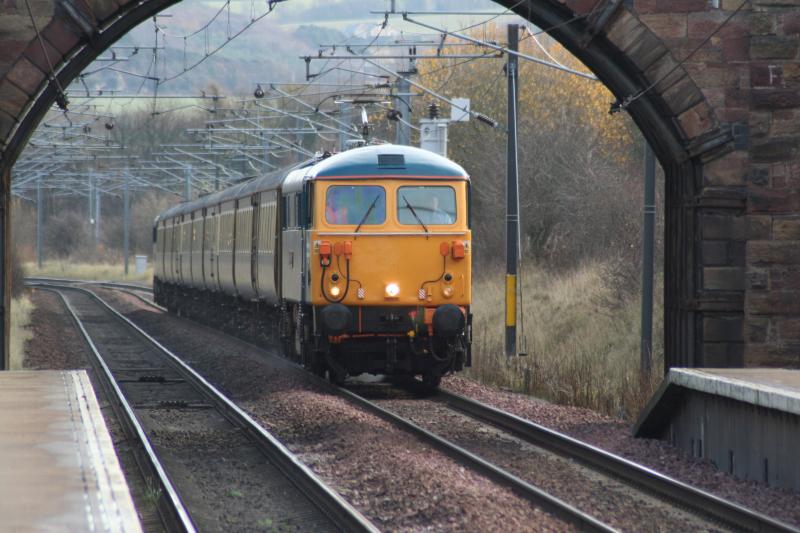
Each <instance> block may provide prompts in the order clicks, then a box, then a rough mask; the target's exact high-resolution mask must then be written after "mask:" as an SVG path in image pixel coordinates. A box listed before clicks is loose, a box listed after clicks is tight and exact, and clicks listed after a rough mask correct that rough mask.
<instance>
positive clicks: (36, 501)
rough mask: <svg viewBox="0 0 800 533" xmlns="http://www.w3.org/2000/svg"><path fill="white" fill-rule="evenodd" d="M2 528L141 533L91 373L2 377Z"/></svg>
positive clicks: (8, 374) (27, 373)
mask: <svg viewBox="0 0 800 533" xmlns="http://www.w3.org/2000/svg"><path fill="white" fill-rule="evenodd" d="M0 524H2V525H1V526H0V528H2V530H3V531H15V532H23V531H110V532H126V533H138V532H140V531H141V526H140V524H139V519H138V516H137V514H136V509H135V508H134V506H133V501H132V499H131V496H130V493H129V492H128V486H127V484H126V482H125V478H124V476H123V474H122V470H121V469H120V466H119V462H118V461H117V456H116V453H115V452H114V446H113V444H112V442H111V437H110V436H109V433H108V429H107V428H106V425H105V422H104V420H103V416H102V414H101V413H100V408H99V406H98V404H97V400H96V398H95V394H94V390H93V389H92V385H91V382H90V381H89V377H88V376H87V374H86V372H84V371H83V370H80V371H24V372H0Z"/></svg>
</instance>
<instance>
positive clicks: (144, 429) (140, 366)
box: [29, 281, 377, 532]
mask: <svg viewBox="0 0 800 533" xmlns="http://www.w3.org/2000/svg"><path fill="white" fill-rule="evenodd" d="M29 284H30V285H33V286H37V287H40V288H44V289H48V290H52V291H55V292H57V293H58V294H59V296H60V297H61V298H62V300H63V302H64V304H65V307H66V309H67V310H68V312H69V314H70V315H71V317H72V319H73V320H74V321H75V323H76V325H77V327H78V329H79V331H80V332H81V334H82V335H83V337H84V339H85V340H86V342H87V344H88V345H89V348H90V351H91V354H92V357H93V361H92V364H93V366H94V367H95V369H96V371H97V372H96V373H97V375H98V376H99V377H100V379H101V382H102V384H103V388H104V389H105V390H106V393H107V395H108V397H109V399H110V403H112V404H115V407H116V409H115V411H116V413H117V415H118V418H119V419H120V420H121V421H122V422H123V425H124V426H125V427H126V428H128V430H129V431H128V437H129V438H130V439H132V440H134V441H135V442H136V443H137V445H138V446H140V447H141V449H142V450H143V453H141V454H138V455H139V456H141V457H142V459H143V460H142V461H139V462H140V466H141V467H142V470H143V472H144V475H145V477H146V478H147V479H149V480H152V482H153V483H155V486H154V487H152V491H153V494H155V495H157V497H158V498H159V500H158V507H159V511H160V514H161V515H162V519H163V520H164V522H165V526H166V527H167V528H168V529H169V530H172V531H190V532H193V531H195V530H197V529H199V530H211V529H214V530H219V529H229V528H233V529H237V528H246V529H253V528H254V527H258V526H261V527H276V528H280V530H284V529H286V530H298V531H307V530H314V531H377V529H376V528H375V527H374V526H373V525H372V524H371V523H370V522H369V521H368V520H367V519H366V518H365V517H364V516H363V515H361V514H360V513H359V512H358V511H356V510H355V509H354V508H353V507H352V506H351V505H350V504H349V503H347V502H346V501H345V500H344V499H342V498H341V497H340V496H339V495H338V494H337V493H336V492H334V491H333V490H332V489H330V488H329V487H328V486H327V485H325V484H324V483H323V482H322V481H321V480H320V479H319V478H318V477H317V476H316V475H315V474H314V473H313V472H311V470H309V469H308V468H307V467H306V466H305V465H303V464H302V463H301V462H300V461H299V460H298V459H297V458H296V457H295V456H294V455H293V454H292V453H291V452H289V451H288V449H286V448H285V447H284V446H283V445H282V444H281V443H280V442H278V441H277V440H276V439H275V438H274V437H273V436H272V435H271V434H270V433H269V432H267V431H266V430H265V429H264V428H263V427H262V426H260V425H259V424H257V423H256V422H255V421H254V420H253V419H252V418H251V417H250V416H249V415H247V414H246V413H245V412H244V411H242V410H241V409H240V408H239V407H237V406H236V405H235V404H234V403H233V402H232V401H231V400H229V399H228V398H227V397H226V396H224V395H223V394H222V393H221V392H219V390H217V389H216V388H215V387H214V386H213V385H211V384H210V383H209V382H208V381H206V380H205V379H204V378H203V377H202V376H200V375H199V374H197V373H196V372H195V371H194V370H192V369H191V368H190V367H189V366H188V365H187V364H186V363H184V362H183V361H182V360H180V359H179V358H178V357H177V356H175V355H174V354H172V353H171V352H170V351H169V350H167V349H166V348H165V347H163V346H162V345H161V344H159V343H158V342H157V341H156V340H155V339H153V338H152V337H150V336H149V335H147V333H145V332H144V331H143V330H141V329H140V328H138V327H137V326H136V325H135V324H133V323H132V322H130V321H129V320H128V319H127V318H126V317H124V316H122V315H121V314H120V313H119V312H117V311H116V310H115V309H113V308H112V307H111V306H109V305H108V304H107V303H106V302H105V301H104V300H102V299H101V298H100V297H98V296H97V295H96V294H94V293H92V292H91V291H88V290H85V289H83V288H80V287H77V286H65V285H63V284H61V285H60V284H59V282H52V281H48V282H43V281H39V282H32V281H29ZM217 485H218V487H217ZM223 506H225V509H222V507H223ZM247 513H250V515H249V516H245V515H247ZM254 513H257V514H258V515H259V516H263V518H261V521H260V522H258V523H256V522H254V521H252V515H253V514H254ZM248 521H249V522H248Z"/></svg>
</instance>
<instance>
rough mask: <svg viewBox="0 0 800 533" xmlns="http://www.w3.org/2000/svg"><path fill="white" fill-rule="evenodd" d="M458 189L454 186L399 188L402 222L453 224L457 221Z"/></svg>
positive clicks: (399, 218) (398, 216) (399, 208)
mask: <svg viewBox="0 0 800 533" xmlns="http://www.w3.org/2000/svg"><path fill="white" fill-rule="evenodd" d="M456 214H457V213H456V191H455V190H454V189H453V188H452V187H443V186H425V185H422V186H414V187H400V188H399V189H397V219H398V220H399V222H400V224H408V225H418V224H419V223H420V222H422V223H423V224H425V225H428V224H434V225H435V224H443V225H451V224H455V223H456Z"/></svg>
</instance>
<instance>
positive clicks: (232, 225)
mask: <svg viewBox="0 0 800 533" xmlns="http://www.w3.org/2000/svg"><path fill="white" fill-rule="evenodd" d="M153 241H154V243H153V245H154V262H155V270H154V280H153V290H154V298H155V301H156V302H157V303H159V304H160V305H162V306H165V307H166V308H167V309H168V310H170V311H171V312H176V313H180V312H181V310H182V309H186V308H187V307H188V306H205V307H206V308H210V309H211V312H212V313H214V312H217V311H215V309H230V308H236V309H239V310H242V311H243V312H242V316H243V317H250V319H251V320H253V321H255V324H254V326H253V327H258V328H271V327H276V330H277V331H276V333H275V334H276V337H275V338H276V340H277V341H279V343H280V346H281V349H282V350H283V352H284V355H286V356H287V357H289V358H290V359H293V360H295V361H296V362H298V363H300V364H302V365H304V366H305V367H307V368H309V369H310V370H312V371H314V372H316V373H318V374H321V375H325V376H327V377H328V378H329V379H331V380H332V381H334V382H336V383H342V382H343V381H344V380H345V379H346V378H347V377H348V376H356V375H359V374H364V373H367V374H376V375H384V376H396V377H420V378H421V379H422V381H423V383H425V384H426V385H427V386H430V387H436V386H437V385H438V384H439V382H440V380H441V378H442V377H443V376H445V375H447V374H448V373H451V372H455V371H459V370H462V369H463V368H464V367H465V366H469V365H470V364H471V343H472V313H471V302H472V261H471V258H472V252H473V251H472V233H471V230H470V178H469V175H468V174H467V172H466V171H465V170H464V169H463V168H462V167H461V166H460V165H458V164H457V163H455V162H453V161H451V160H449V159H447V158H445V157H442V156H440V155H438V154H434V153H432V152H428V151H426V150H422V149H419V148H413V147H408V146H398V145H391V144H380V145H367V146H363V147H360V148H354V149H351V150H347V151H344V152H340V153H336V154H333V155H331V154H329V153H324V154H322V155H319V156H318V157H315V158H313V159H311V160H308V161H305V162H303V163H301V164H298V165H296V166H294V167H291V168H288V169H284V170H278V171H274V172H271V173H268V174H265V175H263V176H259V177H256V178H253V179H250V180H247V181H244V182H242V183H239V184H236V185H234V186H231V187H229V188H227V189H224V190H221V191H218V192H214V193H211V194H207V195H205V196H202V197H200V198H198V199H196V200H192V201H188V202H184V203H181V204H178V205H175V206H173V207H171V208H169V209H167V210H166V211H164V212H163V213H161V214H160V215H158V216H157V217H156V219H155V222H154V226H153ZM218 304H224V305H222V306H219V305H218Z"/></svg>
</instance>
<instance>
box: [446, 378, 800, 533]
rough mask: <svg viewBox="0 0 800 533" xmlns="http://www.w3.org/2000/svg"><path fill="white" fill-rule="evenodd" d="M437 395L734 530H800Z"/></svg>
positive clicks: (504, 415) (485, 408)
mask: <svg viewBox="0 0 800 533" xmlns="http://www.w3.org/2000/svg"><path fill="white" fill-rule="evenodd" d="M435 398H436V399H437V400H439V401H441V402H443V403H444V404H446V405H447V406H449V407H451V408H452V409H455V410H457V411H459V412H461V413H464V414H466V415H468V416H470V417H473V418H475V419H477V420H482V421H484V422H488V423H489V424H491V425H493V426H495V427H497V428H500V429H502V430H504V431H507V432H509V433H511V434H512V435H514V436H516V437H518V438H520V439H522V440H524V441H526V442H528V443H530V444H533V445H535V446H539V447H541V448H543V449H546V450H548V451H551V452H553V453H556V454H558V455H561V456H564V457H568V458H570V459H574V460H576V461H579V462H581V463H583V464H585V465H587V466H589V467H591V468H593V469H595V470H597V471H601V472H605V473H607V474H609V475H610V476H612V477H615V478H617V479H619V480H622V481H624V482H625V483H628V484H630V485H632V486H635V487H640V488H642V489H644V490H646V491H648V492H650V493H651V494H654V495H656V496H657V497H659V498H662V499H664V500H666V501H670V502H674V503H676V504H678V505H679V506H680V507H683V508H686V509H689V510H691V511H692V512H694V513H696V514H698V515H700V516H706V517H709V518H710V519H712V520H714V521H718V522H720V523H723V524H726V525H728V526H730V527H732V528H734V529H744V530H747V531H759V532H767V531H769V532H789V531H794V532H796V531H797V529H796V528H794V527H792V526H790V525H788V524H785V523H783V522H780V521H778V520H775V519H773V518H771V517H769V516H766V515H763V514H761V513H757V512H755V511H753V510H752V509H748V508H747V507H744V506H742V505H739V504H737V503H734V502H731V501H728V500H725V499H722V498H719V497H718V496H715V495H713V494H710V493H708V492H705V491H703V490H700V489H698V488H696V487H692V486H691V485H687V484H686V483H682V482H680V481H678V480H676V479H673V478H671V477H668V476H665V475H663V474H661V473H659V472H656V471H654V470H652V469H650V468H647V467H645V466H642V465H640V464H637V463H634V462H632V461H628V460H627V459H624V458H622V457H619V456H617V455H614V454H611V453H609V452H607V451H605V450H602V449H600V448H597V447H595V446H591V445H589V444H586V443H585V442H581V441H579V440H577V439H574V438H572V437H570V436H568V435H565V434H563V433H559V432H558V431H554V430H552V429H549V428H546V427H544V426H541V425H539V424H536V423H534V422H531V421H530V420H526V419H524V418H521V417H518V416H516V415H514V414H511V413H508V412H505V411H502V410H500V409H497V408H495V407H492V406H489V405H486V404H483V403H481V402H478V401H475V400H472V399H470V398H466V397H464V396H461V395H458V394H454V393H452V392H448V391H446V390H439V391H437V393H436V396H435Z"/></svg>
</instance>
